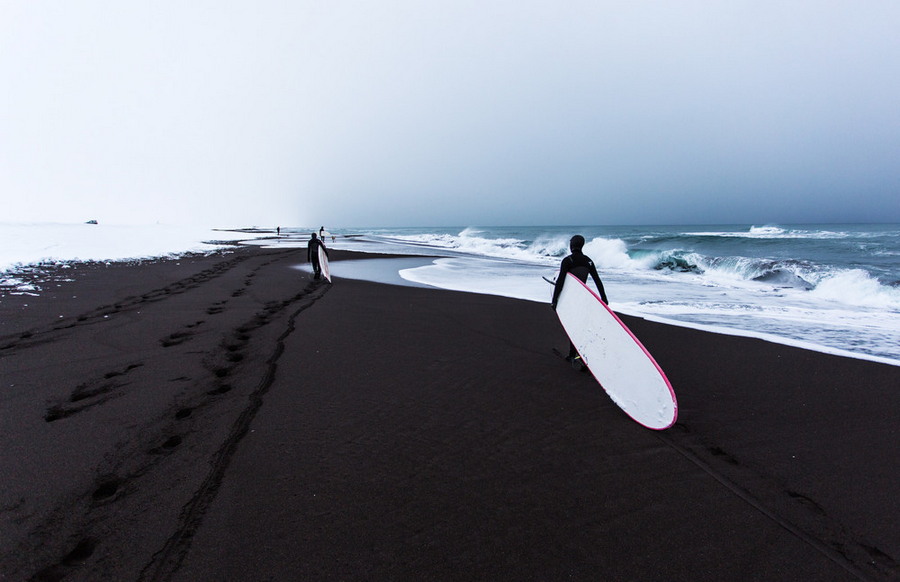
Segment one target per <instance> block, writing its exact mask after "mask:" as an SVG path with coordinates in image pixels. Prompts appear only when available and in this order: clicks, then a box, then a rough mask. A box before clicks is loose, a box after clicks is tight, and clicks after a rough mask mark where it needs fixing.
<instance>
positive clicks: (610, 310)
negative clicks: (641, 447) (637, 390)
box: [563, 273, 678, 430]
mask: <svg viewBox="0 0 900 582" xmlns="http://www.w3.org/2000/svg"><path fill="white" fill-rule="evenodd" d="M568 276H569V277H571V278H572V280H574V281H577V282H578V284H579V285H581V286H582V287H584V288H585V289H587V290H588V293H590V294H591V295H593V296H594V298H595V299H596V300H597V303H599V304H600V305H602V306H603V307H604V309H606V310H607V311H608V312H609V314H610V315H612V316H613V319H615V320H616V321H617V322H618V323H619V325H621V326H622V329H624V330H625V331H626V332H627V333H628V335H629V336H631V339H633V340H634V343H636V344H637V345H638V347H639V348H641V351H643V352H644V355H645V356H647V357H648V358H649V359H650V361H651V362H652V363H653V367H655V368H656V371H657V372H659V375H660V376H661V377H662V379H663V382H665V383H666V388H668V389H669V395H671V396H672V404H673V405H674V407H675V414H674V415H673V417H672V422H671V423H669V424H668V425H666V426H664V427H662V428H656V427H653V426H647V425H646V424H644V423H643V422H641V421H639V420H638V419H636V418H635V417H633V416H631V415H630V414H628V411H627V410H625V409H622V411H623V412H624V413H625V414H628V416H629V417H630V418H631V419H632V420H633V421H635V422H636V423H638V424H640V425H641V426H643V427H646V428H649V429H651V430H665V429H667V428H669V427H670V426H672V425H673V424H675V422H676V421H677V420H678V399H677V398H676V397H675V390H674V389H673V388H672V383H671V382H669V378H668V377H666V373H665V372H663V369H662V368H661V367H660V366H659V364H658V363H657V361H656V358H654V357H653V356H652V355H651V354H650V352H649V351H647V348H646V347H644V344H642V343H641V340H639V339H638V338H637V336H636V335H634V332H632V331H631V330H630V329H628V326H627V325H625V324H624V323H623V322H622V320H621V319H619V316H618V315H616V313H615V311H613V310H612V309H610V308H609V305H607V304H606V303H604V302H603V300H602V299H600V296H599V295H597V293H596V292H595V291H594V290H593V289H591V288H590V287H588V286H587V285H586V284H585V283H584V282H582V281H581V279H579V278H578V277H576V276H575V275H573V274H572V273H568ZM563 329H565V328H563ZM566 335H569V334H568V332H566ZM570 339H571V338H570ZM588 370H590V367H588ZM591 375H592V376H594V380H597V382H598V383H599V384H600V385H601V386H602V385H603V382H600V379H599V378H597V376H595V375H594V372H593V371H592V372H591Z"/></svg>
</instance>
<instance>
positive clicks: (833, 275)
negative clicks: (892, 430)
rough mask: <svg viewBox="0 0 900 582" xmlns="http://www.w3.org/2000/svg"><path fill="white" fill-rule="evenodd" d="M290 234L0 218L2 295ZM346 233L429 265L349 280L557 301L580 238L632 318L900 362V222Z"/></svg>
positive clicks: (370, 248)
mask: <svg viewBox="0 0 900 582" xmlns="http://www.w3.org/2000/svg"><path fill="white" fill-rule="evenodd" d="M281 230H282V232H281V234H282V236H280V237H277V238H276V237H275V236H274V235H275V232H274V229H269V230H268V231H262V230H257V229H248V230H246V231H243V232H235V231H222V230H216V231H213V230H210V229H196V228H190V229H185V228H182V229H177V228H174V227H161V226H159V225H155V226H147V227H130V226H122V227H111V226H105V225H100V226H96V225H8V224H0V241H2V242H3V244H2V245H0V249H2V251H3V252H0V296H2V294H3V293H27V294H39V293H40V291H41V285H42V284H41V283H40V277H39V273H38V274H35V273H31V274H30V275H28V276H27V277H22V276H21V275H22V274H23V273H28V272H29V271H35V270H38V271H39V270H40V269H39V266H40V265H42V264H53V265H57V266H58V265H60V264H62V265H63V266H65V262H67V261H78V260H81V261H84V260H103V259H107V260H122V259H126V258H134V257H150V256H160V255H170V256H177V254H178V253H180V252H185V251H193V252H209V251H211V250H214V249H216V248H221V245H220V244H219V243H220V242H221V241H223V240H229V241H236V240H245V242H255V243H256V244H261V245H272V246H279V247H291V246H293V247H305V246H306V242H307V240H308V238H309V233H310V232H311V231H313V230H318V229H317V228H316V229H301V228H282V229H281ZM332 231H333V232H332V234H334V235H335V239H334V242H332V240H331V237H330V236H329V237H326V242H327V243H328V244H329V245H330V246H334V247H335V248H343V249H348V250H355V251H362V252H367V253H376V254H404V255H417V256H418V257H419V258H418V259H416V260H409V259H406V260H384V261H378V265H373V264H368V265H366V264H364V263H365V262H363V261H340V262H335V264H333V265H332V273H333V274H334V275H336V276H338V277H355V278H360V279H370V280H377V281H381V282H387V283H394V284H404V283H405V284H415V285H425V286H431V287H439V288H444V289H453V290H460V291H470V292H475V293H490V294H495V295H502V296H506V297H515V298H521V299H527V300H531V301H539V302H545V303H546V302H549V300H550V293H551V292H552V288H551V286H550V285H548V284H547V283H546V282H545V281H544V280H543V277H547V278H550V279H553V278H554V277H555V276H556V273H557V271H558V269H559V263H560V261H561V259H562V258H563V257H564V256H565V255H566V254H568V241H569V238H570V237H571V236H572V235H573V234H576V233H577V234H581V235H583V236H584V237H585V238H586V239H587V244H586V245H585V252H586V254H587V255H588V256H590V257H591V258H592V259H593V260H594V262H595V263H596V264H597V268H598V269H599V271H600V275H601V278H602V280H603V284H604V286H605V289H606V292H607V295H608V297H609V300H610V304H611V306H612V307H613V309H616V310H617V311H619V312H622V313H627V314H631V315H637V316H640V317H645V318H647V319H651V320H656V321H663V322H668V323H674V324H678V325H685V326H690V327H694V328H699V329H706V330H711V331H715V332H718V333H732V334H739V335H747V336H755V337H762V338H766V339H769V340H772V341H778V342H782V343H788V344H792V345H799V346H802V347H807V348H810V349H816V350H820V351H825V352H831V353H838V354H843V355H848V356H852V357H858V358H865V359H871V360H876V361H883V362H888V363H891V364H894V365H900V225H897V224H880V225H858V224H847V225H837V224H828V225H738V226H734V225H727V226H716V225H712V226H579V227H558V226H532V227H501V228H498V227H479V228H475V227H468V228H464V227H459V228H443V227H442V228H364V229H358V228H354V229H332ZM253 239H256V240H253ZM139 243H140V244H139ZM298 262H300V261H298ZM35 265H38V267H35ZM26 279H27V280H26Z"/></svg>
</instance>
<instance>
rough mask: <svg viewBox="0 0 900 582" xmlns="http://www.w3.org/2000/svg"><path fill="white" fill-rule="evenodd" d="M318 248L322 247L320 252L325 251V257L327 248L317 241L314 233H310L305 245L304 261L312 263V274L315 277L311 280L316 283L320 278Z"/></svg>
mask: <svg viewBox="0 0 900 582" xmlns="http://www.w3.org/2000/svg"><path fill="white" fill-rule="evenodd" d="M319 247H322V250H324V251H325V256H326V257H327V256H328V247H326V246H325V243H323V242H322V241H321V240H319V238H318V237H317V236H316V233H312V236H311V237H310V239H309V243H308V244H307V245H306V260H307V261H309V262H310V263H312V268H313V274H314V275H315V276H314V277H313V278H314V279H316V280H317V281H318V280H319V278H321V277H322V266H321V265H320V264H319Z"/></svg>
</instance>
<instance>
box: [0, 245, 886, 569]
mask: <svg viewBox="0 0 900 582" xmlns="http://www.w3.org/2000/svg"><path fill="white" fill-rule="evenodd" d="M332 254H333V260H341V259H345V258H353V259H358V258H362V256H361V255H358V254H352V253H346V252H344V253H342V252H339V251H332ZM304 257H305V250H292V251H291V250H289V251H284V250H277V251H275V250H261V249H253V248H242V249H238V250H236V251H235V252H231V253H227V254H221V255H212V256H206V257H184V258H182V259H179V260H163V261H156V262H150V263H145V264H141V265H111V266H104V265H84V266H80V267H78V268H77V269H73V270H72V272H73V273H74V276H73V278H74V279H75V280H74V281H72V282H67V283H61V284H60V285H61V286H59V287H54V288H53V289H50V290H47V291H46V292H44V293H43V294H42V295H41V296H40V297H26V296H6V297H3V298H0V436H2V439H3V440H2V448H0V476H2V479H3V487H2V490H0V580H4V581H5V580H9V581H13V580H60V579H65V580H184V581H189V580H190V581H193V580H692V581H705V580H710V581H712V580H897V579H900V528H898V527H897V526H896V521H897V518H898V516H900V500H898V499H900V496H898V485H897V484H898V483H900V452H898V451H900V448H898V446H897V443H898V426H900V367H896V366H889V365H884V364H877V363H872V362H865V361H861V360H853V359H848V358H842V357H837V356H830V355H825V354H821V353H817V352H811V351H807V350H801V349H797V348H792V347H787V346H782V345H777V344H772V343H767V342H764V341H761V340H755V339H748V338H740V337H730V336H723V335H717V334H711V333H706V332H700V331H694V330H690V329H684V328H679V327H674V326H668V325H662V324H657V323H652V322H647V321H644V320H640V319H636V318H629V317H623V320H624V321H625V322H626V323H627V324H628V325H629V326H630V327H631V329H632V330H633V331H634V332H635V334H636V335H637V336H638V337H639V338H640V339H641V340H642V341H643V342H644V344H645V345H646V346H647V347H648V349H649V350H650V351H651V352H652V353H653V354H654V356H655V357H656V359H657V360H658V362H659V363H660V365H661V366H662V367H663V369H664V370H666V372H667V374H668V376H669V378H670V380H671V381H672V384H673V386H674V388H675V391H676V393H677V395H678V401H679V421H678V423H677V424H676V425H675V426H674V427H672V428H671V429H669V430H667V431H662V432H657V431H651V430H648V429H645V428H642V427H641V426H639V425H638V424H636V423H635V422H633V421H631V420H630V419H629V418H628V417H627V416H626V415H625V414H624V413H622V412H621V411H620V410H619V409H618V408H617V407H616V406H615V405H614V404H613V403H612V402H611V401H610V400H609V398H608V397H607V396H606V395H605V393H604V392H603V391H602V389H601V388H600V387H599V386H598V385H597V384H596V382H595V381H594V380H593V379H592V378H591V376H590V375H589V374H582V373H578V372H575V371H574V370H572V369H571V368H570V367H569V366H568V364H566V363H565V362H563V361H562V360H561V359H560V358H558V357H557V356H555V355H554V354H553V352H552V350H551V349H552V348H554V347H557V348H561V349H563V348H565V346H566V345H567V340H566V337H565V335H564V333H563V331H562V329H561V327H560V325H559V323H558V321H557V319H556V317H555V315H554V313H553V311H552V310H551V309H550V308H549V306H547V305H543V304H537V303H533V302H527V301H518V300H512V299H505V298H498V297H491V296H483V295H475V294H467V293H456V292H446V291H438V290H432V289H421V288H412V287H399V286H392V285H384V284H379V283H369V282H364V281H354V280H348V279H336V280H335V284H334V285H331V286H329V285H327V284H324V283H321V284H320V283H316V282H312V281H311V280H310V277H309V275H308V274H306V273H304V272H301V271H299V270H297V269H296V268H294V267H295V266H296V265H298V264H299V263H300V261H301V260H302V259H303V258H304Z"/></svg>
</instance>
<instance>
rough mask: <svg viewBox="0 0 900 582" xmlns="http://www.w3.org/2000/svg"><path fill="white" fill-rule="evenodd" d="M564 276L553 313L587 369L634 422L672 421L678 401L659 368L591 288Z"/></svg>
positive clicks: (658, 425) (659, 424)
mask: <svg viewBox="0 0 900 582" xmlns="http://www.w3.org/2000/svg"><path fill="white" fill-rule="evenodd" d="M567 276H568V277H569V278H568V279H566V284H565V285H564V286H563V289H562V293H561V294H560V296H559V300H558V301H557V304H556V315H557V316H559V320H560V322H561V323H562V325H563V328H564V329H565V330H566V334H568V336H569V339H571V340H572V343H573V344H575V348H576V349H577V350H578V353H579V354H580V355H581V359H582V361H584V363H585V365H587V367H588V369H589V370H590V371H591V374H593V376H594V378H595V379H596V380H597V382H599V383H600V385H601V386H603V389H604V390H605V391H606V393H607V394H609V397H610V398H612V400H613V402H615V403H616V404H617V405H618V406H619V408H621V409H622V410H624V411H625V414H627V415H628V416H630V417H631V418H632V419H633V420H634V421H635V422H637V423H639V424H642V425H643V426H645V427H647V428H651V429H654V430H663V429H666V428H669V427H670V426H672V425H673V424H675V420H676V419H677V418H678V402H677V400H676V399H675V391H674V390H673V389H672V384H670V383H669V379H668V378H666V375H665V373H664V372H663V371H662V368H660V367H659V364H657V363H656V360H654V359H653V356H651V355H650V352H648V351H647V348H645V347H644V345H643V344H642V343H641V342H640V341H639V340H638V339H637V338H636V337H635V336H634V334H633V333H631V330H630V329H628V328H627V327H626V326H625V324H624V323H622V320H620V319H619V318H618V316H616V314H615V313H613V312H612V310H611V309H610V308H609V307H607V305H606V304H605V303H603V301H602V300H601V299H600V298H599V297H598V296H597V294H596V293H594V292H593V291H591V290H590V289H589V288H588V287H587V285H585V284H584V283H582V282H581V281H580V280H579V279H578V277H576V276H575V275H573V274H571V273H569V274H568V275H567Z"/></svg>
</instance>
